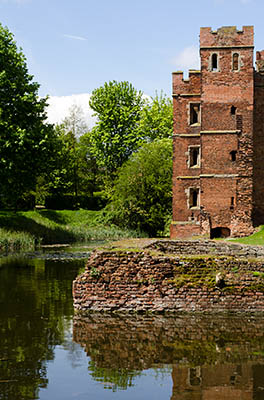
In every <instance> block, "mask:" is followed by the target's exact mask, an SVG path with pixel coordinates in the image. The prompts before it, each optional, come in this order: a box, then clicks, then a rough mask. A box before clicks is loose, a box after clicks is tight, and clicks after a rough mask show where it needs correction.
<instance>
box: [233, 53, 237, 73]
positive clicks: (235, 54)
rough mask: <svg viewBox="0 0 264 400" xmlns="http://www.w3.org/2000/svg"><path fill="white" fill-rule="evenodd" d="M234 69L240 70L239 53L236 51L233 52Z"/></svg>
mask: <svg viewBox="0 0 264 400" xmlns="http://www.w3.org/2000/svg"><path fill="white" fill-rule="evenodd" d="M232 61H233V71H238V70H239V54H238V53H234V54H233V60H232Z"/></svg>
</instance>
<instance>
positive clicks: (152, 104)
mask: <svg viewBox="0 0 264 400" xmlns="http://www.w3.org/2000/svg"><path fill="white" fill-rule="evenodd" d="M172 131H173V112H172V101H171V99H170V98H168V97H167V96H166V95H164V94H163V93H162V92H161V93H160V95H158V94H156V96H155V97H153V98H151V100H150V101H148V102H147V103H146V105H145V106H144V107H143V109H142V112H141V118H140V121H139V124H138V134H139V136H141V137H142V138H143V139H144V141H146V142H152V141H153V140H155V139H163V138H169V137H171V136H172Z"/></svg>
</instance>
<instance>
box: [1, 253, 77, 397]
mask: <svg viewBox="0 0 264 400" xmlns="http://www.w3.org/2000/svg"><path fill="white" fill-rule="evenodd" d="M29 264H31V265H29ZM74 265H75V266H74V267H73V268H69V264H67V263H65V264H60V265H59V264H58V263H56V268H55V266H54V263H52V262H47V261H44V260H42V261H36V260H35V261H30V262H29V261H27V262H26V261H21V263H20V264H16V263H13V264H12V263H10V264H9V265H7V266H6V267H4V266H2V268H1V269H0V399H5V400H24V399H25V400H27V399H34V398H36V397H37V392H38V388H40V387H42V388H43V387H46V386H47V378H46V362H47V361H48V360H52V359H53V357H54V347H55V345H56V344H59V343H61V342H62V341H63V337H64V331H65V329H66V328H67V327H68V326H69V324H70V319H71V315H72V299H71V284H72V280H73V279H74V277H75V276H76V274H77V272H78V268H79V266H80V264H79V265H78V262H77V263H76V261H75V264H74Z"/></svg>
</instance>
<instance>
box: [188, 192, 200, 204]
mask: <svg viewBox="0 0 264 400" xmlns="http://www.w3.org/2000/svg"><path fill="white" fill-rule="evenodd" d="M198 202H199V189H193V188H191V189H190V198H189V206H190V208H192V207H198Z"/></svg>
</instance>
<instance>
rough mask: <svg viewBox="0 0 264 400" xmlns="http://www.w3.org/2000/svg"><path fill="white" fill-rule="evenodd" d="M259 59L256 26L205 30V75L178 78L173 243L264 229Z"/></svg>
mask: <svg viewBox="0 0 264 400" xmlns="http://www.w3.org/2000/svg"><path fill="white" fill-rule="evenodd" d="M253 53H254V28H253V26H243V28H242V30H237V28H236V27H234V26H231V27H222V28H220V29H218V30H217V31H212V29H211V28H209V27H207V28H201V29H200V57H201V70H199V71H197V70H189V79H183V72H182V71H177V72H174V73H173V115H174V132H173V133H174V134H173V221H172V224H171V238H179V237H181V238H184V237H190V236H194V235H201V234H202V235H207V236H210V237H211V238H214V237H223V236H224V237H225V236H232V237H239V236H245V235H249V234H251V233H252V232H253V230H254V226H258V225H260V224H263V223H264V173H263V171H264V51H260V52H257V55H256V69H255V68H254V66H253Z"/></svg>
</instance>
